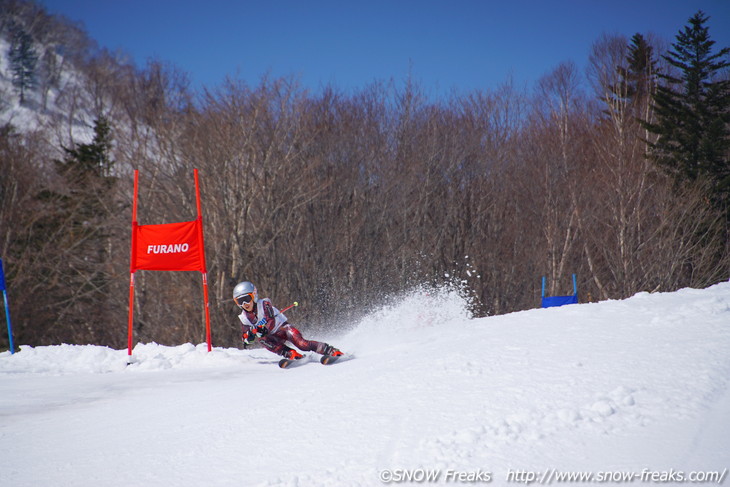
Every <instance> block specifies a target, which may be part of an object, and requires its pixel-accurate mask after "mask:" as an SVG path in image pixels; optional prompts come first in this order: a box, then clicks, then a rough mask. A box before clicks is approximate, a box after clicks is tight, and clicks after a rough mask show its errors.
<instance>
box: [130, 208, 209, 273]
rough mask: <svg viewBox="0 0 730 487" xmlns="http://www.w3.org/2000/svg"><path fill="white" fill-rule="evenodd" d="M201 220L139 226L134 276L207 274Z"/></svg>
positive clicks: (133, 253)
mask: <svg viewBox="0 0 730 487" xmlns="http://www.w3.org/2000/svg"><path fill="white" fill-rule="evenodd" d="M199 223H200V222H198V221H197V220H195V221H192V222H182V223H166V224H163V225H137V226H136V228H135V231H136V239H135V240H136V242H135V243H136V245H135V248H134V250H133V251H132V272H134V271H137V270H146V271H201V272H204V271H205V261H204V259H203V252H201V251H200V240H201V238H200V236H201V235H202V232H203V229H202V228H201V227H200V224H199Z"/></svg>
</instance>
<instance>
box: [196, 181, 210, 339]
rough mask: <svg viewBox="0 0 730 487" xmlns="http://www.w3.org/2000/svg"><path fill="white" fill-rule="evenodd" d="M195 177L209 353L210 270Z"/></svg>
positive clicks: (206, 336) (198, 190) (198, 188)
mask: <svg viewBox="0 0 730 487" xmlns="http://www.w3.org/2000/svg"><path fill="white" fill-rule="evenodd" d="M193 174H194V175H195V203H196V206H197V209H198V243H199V247H200V259H201V260H202V262H201V272H202V274H203V300H204V301H205V302H204V303H203V304H204V306H205V339H206V341H207V342H208V351H209V352H210V351H211V350H212V349H213V346H212V342H211V336H210V301H209V299H208V270H207V268H206V265H205V245H204V241H203V212H202V211H201V208H200V185H199V184H198V170H197V169H193Z"/></svg>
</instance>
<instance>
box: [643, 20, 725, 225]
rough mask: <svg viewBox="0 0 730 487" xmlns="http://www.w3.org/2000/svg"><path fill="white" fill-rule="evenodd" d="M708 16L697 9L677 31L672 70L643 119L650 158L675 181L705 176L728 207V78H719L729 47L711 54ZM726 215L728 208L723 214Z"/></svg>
mask: <svg viewBox="0 0 730 487" xmlns="http://www.w3.org/2000/svg"><path fill="white" fill-rule="evenodd" d="M707 20H708V17H707V16H706V15H705V14H704V13H703V12H702V11H699V12H697V13H696V14H695V15H694V16H693V17H692V18H691V19H689V25H687V26H685V28H684V29H683V30H682V31H680V32H679V34H678V35H677V36H676V42H675V43H674V44H672V49H671V50H670V51H669V52H668V53H667V55H665V56H662V57H663V58H664V59H665V60H666V61H667V62H668V63H669V64H670V65H671V66H672V67H674V68H675V71H674V72H671V73H660V74H659V75H658V76H659V78H660V79H661V80H662V83H660V84H659V85H658V86H657V88H656V92H655V93H654V95H653V102H654V114H655V120H654V121H653V122H650V121H647V120H645V121H644V125H645V127H646V128H647V129H648V131H649V132H652V133H653V134H655V135H656V141H654V142H649V146H650V152H649V153H650V157H651V158H652V159H653V160H654V161H655V162H656V163H657V164H659V165H660V166H661V167H663V168H664V169H665V170H667V171H668V172H669V173H670V174H671V175H672V176H673V177H674V179H675V183H676V184H677V185H682V184H683V183H684V182H687V181H695V180H697V179H698V178H705V179H707V180H708V181H709V182H710V186H711V194H710V195H709V197H710V199H711V200H712V202H713V204H714V205H715V206H717V207H718V208H720V209H722V210H724V211H726V212H728V209H729V208H730V80H728V78H727V77H725V78H722V77H721V74H722V72H723V70H725V69H726V68H728V67H729V66H730V63H729V62H728V61H727V59H725V58H726V56H727V55H728V53H730V48H724V49H721V50H720V51H718V52H715V53H713V52H712V50H713V45H714V44H715V41H713V40H711V39H710V35H709V29H708V28H707V27H706V26H705V23H706V22H707ZM727 214H728V215H730V212H728V213H727Z"/></svg>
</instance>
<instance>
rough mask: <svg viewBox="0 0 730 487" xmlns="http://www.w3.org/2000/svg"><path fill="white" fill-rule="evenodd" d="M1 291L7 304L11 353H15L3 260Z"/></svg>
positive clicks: (0, 279)
mask: <svg viewBox="0 0 730 487" xmlns="http://www.w3.org/2000/svg"><path fill="white" fill-rule="evenodd" d="M0 291H2V292H3V302H4V303H5V321H6V322H7V324H8V342H9V345H10V353H11V354H13V353H15V345H14V344H13V325H12V324H11V322H10V305H9V304H8V291H7V289H6V288H5V271H4V270H3V260H2V259H0Z"/></svg>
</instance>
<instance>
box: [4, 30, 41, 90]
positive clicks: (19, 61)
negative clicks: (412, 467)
mask: <svg viewBox="0 0 730 487" xmlns="http://www.w3.org/2000/svg"><path fill="white" fill-rule="evenodd" d="M10 32H11V35H10V49H9V52H8V57H9V59H10V69H11V70H12V73H13V86H15V87H16V88H17V89H18V90H19V91H20V103H24V102H25V93H26V91H27V90H30V89H32V88H34V87H35V86H36V84H37V74H36V66H37V64H38V54H37V53H36V51H35V49H34V48H33V38H32V37H31V36H30V34H28V33H27V32H26V31H25V30H24V29H23V28H22V27H21V26H19V25H18V24H17V23H15V22H13V23H12V24H11V25H10Z"/></svg>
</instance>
